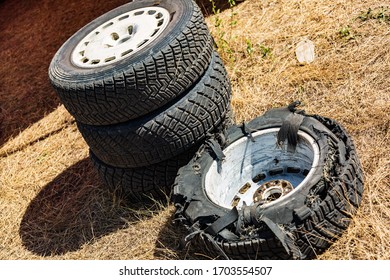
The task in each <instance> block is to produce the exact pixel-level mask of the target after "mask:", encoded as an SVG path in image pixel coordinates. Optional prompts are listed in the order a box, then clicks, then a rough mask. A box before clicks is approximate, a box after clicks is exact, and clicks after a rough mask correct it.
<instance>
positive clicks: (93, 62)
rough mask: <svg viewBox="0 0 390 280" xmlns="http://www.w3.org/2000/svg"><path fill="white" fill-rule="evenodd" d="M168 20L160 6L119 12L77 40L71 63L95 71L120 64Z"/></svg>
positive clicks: (168, 16) (150, 39)
mask: <svg viewBox="0 0 390 280" xmlns="http://www.w3.org/2000/svg"><path fill="white" fill-rule="evenodd" d="M169 21H170V14H169V12H168V10H166V9H164V8H161V7H144V8H140V9H136V10H133V11H130V12H126V13H123V14H121V15H119V16H117V17H115V18H112V19H110V20H108V21H106V22H104V23H103V24H101V25H100V26H99V27H97V28H95V29H94V30H93V31H91V32H90V33H89V34H88V35H86V36H85V37H84V38H83V39H81V41H80V42H79V43H78V44H77V46H76V47H75V49H74V50H73V52H72V55H71V60H72V63H73V64H74V65H76V66H78V67H81V68H98V67H102V66H106V65H109V64H113V63H116V62H118V61H121V60H123V59H125V58H127V57H129V56H130V55H134V54H135V53H137V52H139V51H140V50H142V49H144V48H145V47H146V46H148V45H149V44H150V43H151V42H153V41H154V40H156V39H157V38H158V37H159V36H160V35H161V33H162V32H163V31H164V30H165V29H166V28H167V26H168V24H169Z"/></svg>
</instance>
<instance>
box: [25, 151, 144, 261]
mask: <svg viewBox="0 0 390 280" xmlns="http://www.w3.org/2000/svg"><path fill="white" fill-rule="evenodd" d="M142 207H145V203H143V204H142V205H141V204H139V205H136V204H131V209H132V210H131V209H129V208H128V202H126V201H124V200H121V199H120V198H118V197H117V196H116V195H115V194H113V193H110V192H109V191H108V190H107V188H106V187H105V186H104V185H102V184H101V183H100V180H99V177H98V174H97V173H95V170H94V168H93V166H92V163H91V162H90V159H89V158H87V159H84V160H82V161H80V162H78V163H76V164H75V165H73V166H71V167H70V168H68V169H67V170H65V171H64V172H63V173H62V174H60V175H58V176H57V177H56V178H55V179H54V180H53V181H52V182H50V183H49V184H47V185H46V186H45V187H44V188H43V189H42V191H41V192H40V193H39V194H38V195H37V196H36V197H35V198H34V199H33V200H32V201H31V203H30V205H29V207H28V208H27V210H26V212H25V214H24V216H23V219H22V222H21V224H20V228H19V235H20V237H21V239H22V242H23V245H24V246H25V247H26V249H28V250H29V251H31V252H33V253H34V254H37V255H40V256H53V255H62V254H65V253H67V252H71V251H76V250H78V249H80V248H81V247H82V246H83V245H84V244H87V243H91V242H93V241H94V240H96V239H99V238H100V237H102V236H105V235H107V234H110V233H112V232H115V231H117V230H119V229H122V228H125V227H127V224H128V223H129V222H132V223H136V222H137V221H139V217H138V218H136V217H135V215H134V210H137V209H141V208H142Z"/></svg>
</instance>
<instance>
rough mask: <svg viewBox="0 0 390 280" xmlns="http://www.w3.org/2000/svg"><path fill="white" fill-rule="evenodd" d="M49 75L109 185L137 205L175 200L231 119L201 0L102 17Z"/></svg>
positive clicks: (148, 2)
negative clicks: (181, 179)
mask: <svg viewBox="0 0 390 280" xmlns="http://www.w3.org/2000/svg"><path fill="white" fill-rule="evenodd" d="M49 78H50V82H51V84H52V85H53V87H54V89H55V90H56V92H57V93H58V95H59V97H60V99H61V101H62V103H63V104H64V106H65V107H66V109H67V110H68V111H69V112H70V113H71V114H72V115H73V116H74V118H75V120H76V122H77V126H78V129H79V131H80V132H81V134H82V136H83V138H84V139H85V141H86V142H87V144H88V145H89V147H90V157H91V160H92V162H93V163H94V165H95V167H96V169H97V170H98V172H99V173H100V175H101V177H102V178H103V180H104V181H105V182H106V185H107V186H109V187H110V188H111V189H113V190H116V191H120V192H123V194H124V195H126V196H128V197H132V198H137V199H139V198H144V197H154V198H159V197H161V196H165V193H166V192H167V191H169V189H170V187H171V185H172V184H173V182H174V180H175V177H176V175H177V171H178V169H179V168H180V167H181V166H183V165H185V164H186V163H188V161H189V160H190V159H191V158H192V157H193V155H194V153H195V152H196V150H197V149H198V147H199V146H200V145H202V143H204V141H205V140H206V138H207V135H210V134H215V133H219V132H220V131H221V130H223V129H224V128H225V126H226V124H227V122H229V118H228V115H229V112H230V110H229V108H230V107H229V103H230V96H231V87H230V82H229V79H228V76H227V73H226V70H225V68H224V66H223V63H222V61H221V59H220V57H219V56H218V54H217V53H216V51H215V50H214V48H213V39H212V37H211V35H210V33H209V30H208V28H207V25H206V23H205V21H204V18H203V16H202V13H201V11H200V9H199V7H198V6H197V5H196V3H195V2H194V1H192V0H183V1H168V0H161V1H157V2H156V1H154V0H142V1H135V2H130V3H128V4H125V5H123V6H120V7H118V8H116V9H114V10H112V11H110V12H108V13H106V14H104V15H102V16H101V17H99V18H97V19H95V20H94V21H92V22H90V23H89V24H87V25H86V26H84V27H83V28H81V29H80V30H79V31H78V32H76V33H75V34H74V35H73V36H72V37H71V38H69V39H68V41H66V42H65V43H64V44H63V45H62V47H61V48H60V49H59V50H58V52H57V53H56V54H55V56H54V58H53V60H52V62H51V64H50V67H49Z"/></svg>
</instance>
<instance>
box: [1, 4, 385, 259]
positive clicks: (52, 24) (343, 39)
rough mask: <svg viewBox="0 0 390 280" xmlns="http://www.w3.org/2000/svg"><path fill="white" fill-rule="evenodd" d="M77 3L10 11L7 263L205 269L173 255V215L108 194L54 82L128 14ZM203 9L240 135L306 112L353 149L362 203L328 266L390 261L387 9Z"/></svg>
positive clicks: (176, 233) (4, 79)
mask: <svg viewBox="0 0 390 280" xmlns="http://www.w3.org/2000/svg"><path fill="white" fill-rule="evenodd" d="M79 2H80V1H73V0H72V1H65V0H61V1H51V0H36V1H12V0H3V1H0V34H1V41H0V57H1V58H2V60H3V61H2V64H1V65H0V84H1V87H0V229H1V230H0V259H11V260H13V259H207V258H208V256H206V255H204V254H203V253H202V251H201V250H200V249H199V248H195V247H194V246H190V247H189V248H187V249H186V250H178V249H177V245H178V242H179V239H180V238H181V237H182V236H183V234H184V230H183V229H182V228H180V227H178V226H177V225H174V224H172V214H173V212H174V207H173V206H172V205H171V204H169V203H168V202H167V203H156V204H154V205H133V204H130V203H128V202H126V201H124V200H122V199H121V198H120V197H117V196H115V195H114V194H111V193H109V192H108V191H107V190H106V187H105V186H104V185H103V183H102V182H101V181H100V180H99V178H98V176H97V173H96V172H95V170H94V169H93V167H92V165H91V163H90V161H89V158H88V147H87V145H86V143H85V142H84V141H83V139H82V137H81V135H80V133H79V132H78V130H77V128H76V126H75V123H74V120H73V118H72V117H71V116H70V115H69V113H68V112H67V111H66V110H65V109H64V107H63V106H62V105H61V104H60V102H59V99H58V98H57V96H56V94H55V93H54V91H53V89H52V88H51V86H50V84H49V82H48V77H47V69H48V66H49V63H50V61H51V58H52V57H53V55H54V53H55V51H56V50H57V49H58V48H59V47H60V46H61V44H62V43H63V42H64V41H65V40H66V39H67V38H68V37H69V36H71V35H72V34H73V33H74V32H75V31H76V30H78V29H79V28H80V27H82V26H83V25H84V24H86V23H87V22H89V21H90V20H92V19H94V18H95V17H97V16H98V15H100V14H101V13H103V12H105V11H108V10H110V9H112V8H114V7H116V6H119V5H120V4H123V3H125V2H127V1H124V0H113V1H92V0H86V1H82V2H83V4H82V5H80V4H79ZM218 2H220V1H218ZM198 3H199V4H200V5H201V6H202V7H204V8H205V15H206V16H207V17H206V20H207V23H208V25H209V27H210V29H211V31H212V34H213V36H214V38H215V41H216V43H217V44H218V51H219V53H220V54H221V56H222V58H223V60H224V62H225V65H226V68H227V70H228V72H229V75H230V78H231V82H232V86H233V98H232V106H233V109H234V112H235V115H236V122H242V121H244V120H245V121H248V120H250V119H252V118H254V117H255V116H258V115H261V114H263V113H264V112H265V111H266V110H267V109H269V108H272V107H277V106H284V105H286V104H288V103H290V102H291V101H293V100H301V101H302V102H303V103H304V107H303V108H304V109H305V110H306V111H307V112H309V113H316V114H320V115H323V116H327V117H330V118H333V119H335V120H337V121H338V122H340V123H341V124H343V125H344V126H345V127H346V128H347V130H348V131H349V132H350V134H351V135H352V137H353V139H354V141H355V144H356V147H357V150H358V154H359V157H360V159H361V162H362V165H363V169H364V173H365V192H364V196H363V201H362V204H361V207H360V209H359V211H358V213H357V214H356V216H355V217H354V219H353V221H352V223H351V225H350V227H349V228H348V230H347V231H346V232H345V233H344V234H343V235H342V237H341V238H340V239H339V240H338V241H336V242H335V243H334V244H333V246H332V247H331V248H330V249H329V250H327V251H326V252H325V253H324V254H322V255H320V256H318V258H319V259H387V260H389V259H390V191H389V190H390V129H389V126H390V77H389V74H390V5H389V3H388V1H379V0H365V1H352V0H332V1H330V0H325V1H319V0H299V1H298V0H288V1H287V0H280V1H271V0H246V1H244V2H241V1H240V3H237V4H238V5H236V6H234V7H232V8H229V7H228V6H226V5H224V9H221V11H220V13H217V12H218V11H217V10H216V9H214V12H213V11H212V9H211V8H210V3H209V1H208V0H204V1H198ZM218 7H220V6H219V3H217V8H218ZM221 7H222V6H221ZM226 7H227V8H226ZM225 8H226V9H225ZM303 38H308V39H310V40H311V41H313V42H314V44H315V51H316V58H315V61H314V62H313V63H311V64H308V65H299V63H298V62H297V60H296V57H295V46H296V45H297V43H298V42H299V41H301V40H302V39H303ZM167 201H168V198H167Z"/></svg>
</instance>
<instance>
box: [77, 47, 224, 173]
mask: <svg viewBox="0 0 390 280" xmlns="http://www.w3.org/2000/svg"><path fill="white" fill-rule="evenodd" d="M230 96H231V88H230V82H229V79H228V77H227V73H226V70H225V68H224V66H223V64H222V61H221V59H220V58H219V56H218V54H216V53H215V54H214V56H213V58H212V60H211V64H210V66H209V68H208V69H207V71H206V73H205V74H204V75H203V77H202V78H201V79H200V81H199V82H198V83H197V84H195V85H194V86H193V87H192V88H191V89H189V91H188V92H187V93H186V94H184V95H182V96H181V97H180V98H179V99H178V100H175V102H171V103H170V104H168V105H167V106H164V107H162V108H160V109H159V110H156V111H155V112H153V113H151V114H149V115H147V116H145V117H143V118H141V119H137V120H132V121H128V122H126V123H123V124H117V125H111V126H91V125H85V124H82V123H78V128H79V130H80V132H81V134H82V136H83V137H84V139H85V141H86V142H87V144H88V145H89V147H90V149H91V150H92V152H93V153H94V154H95V155H96V156H97V157H98V158H99V159H100V160H101V161H103V162H104V163H106V164H108V165H111V166H116V167H124V168H136V167H142V166H147V165H151V164H155V163H158V162H162V161H165V160H167V159H169V158H172V157H174V156H177V155H179V154H181V153H183V152H184V151H186V150H188V149H190V148H191V147H193V146H195V145H197V144H198V143H200V142H202V140H204V139H205V138H206V134H207V133H211V132H213V131H215V130H217V129H219V126H220V125H221V123H222V122H223V120H224V119H225V117H226V114H227V111H228V107H229V101H230Z"/></svg>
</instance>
